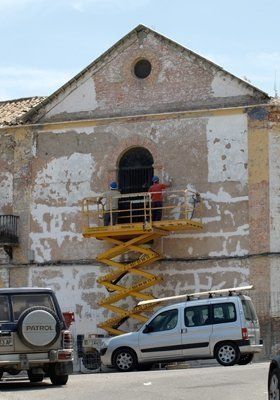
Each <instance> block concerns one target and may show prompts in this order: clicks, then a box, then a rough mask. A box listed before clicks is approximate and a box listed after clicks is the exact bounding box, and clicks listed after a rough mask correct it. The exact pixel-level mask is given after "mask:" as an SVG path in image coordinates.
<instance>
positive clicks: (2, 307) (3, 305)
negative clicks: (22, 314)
mask: <svg viewBox="0 0 280 400" xmlns="http://www.w3.org/2000/svg"><path fill="white" fill-rule="evenodd" d="M9 320H10V317H9V301H8V297H7V296H0V322H7V321H9Z"/></svg>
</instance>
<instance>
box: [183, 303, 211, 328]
mask: <svg viewBox="0 0 280 400" xmlns="http://www.w3.org/2000/svg"><path fill="white" fill-rule="evenodd" d="M210 323H211V321H210V318H209V306H208V305H207V304H205V305H202V306H194V307H187V308H185V326H189V327H192V326H202V325H209V324H210Z"/></svg>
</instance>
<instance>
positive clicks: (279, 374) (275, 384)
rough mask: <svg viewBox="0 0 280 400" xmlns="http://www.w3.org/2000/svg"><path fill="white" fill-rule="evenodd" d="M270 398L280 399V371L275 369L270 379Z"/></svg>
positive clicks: (271, 399)
mask: <svg viewBox="0 0 280 400" xmlns="http://www.w3.org/2000/svg"><path fill="white" fill-rule="evenodd" d="M268 398H269V400H279V399H280V369H279V368H274V369H273V370H272V371H271V373H270V374H269V378H268Z"/></svg>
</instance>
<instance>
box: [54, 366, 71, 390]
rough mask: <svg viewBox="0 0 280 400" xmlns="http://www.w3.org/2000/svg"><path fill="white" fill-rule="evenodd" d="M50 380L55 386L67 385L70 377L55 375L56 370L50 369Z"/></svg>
mask: <svg viewBox="0 0 280 400" xmlns="http://www.w3.org/2000/svg"><path fill="white" fill-rule="evenodd" d="M50 380H51V383H52V384H53V385H56V386H58V385H59V386H60V385H66V383H67V381H68V375H57V374H56V373H55V368H51V369H50Z"/></svg>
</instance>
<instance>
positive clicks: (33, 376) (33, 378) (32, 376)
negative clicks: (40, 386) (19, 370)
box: [27, 371, 44, 383]
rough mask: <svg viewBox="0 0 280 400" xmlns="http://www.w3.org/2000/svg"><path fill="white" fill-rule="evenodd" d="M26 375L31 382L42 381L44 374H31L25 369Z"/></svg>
mask: <svg viewBox="0 0 280 400" xmlns="http://www.w3.org/2000/svg"><path fill="white" fill-rule="evenodd" d="M27 375H28V378H29V380H30V382H31V383H36V382H42V380H43V379H44V374H32V372H30V371H27Z"/></svg>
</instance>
